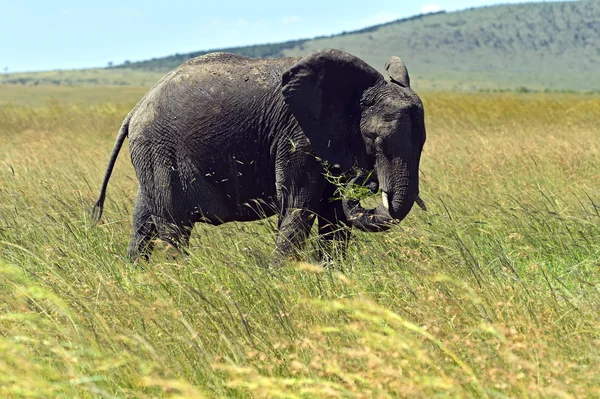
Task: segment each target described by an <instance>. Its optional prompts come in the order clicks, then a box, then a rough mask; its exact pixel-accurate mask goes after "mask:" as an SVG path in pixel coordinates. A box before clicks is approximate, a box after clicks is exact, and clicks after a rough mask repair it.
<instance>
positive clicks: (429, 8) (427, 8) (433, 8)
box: [421, 4, 442, 14]
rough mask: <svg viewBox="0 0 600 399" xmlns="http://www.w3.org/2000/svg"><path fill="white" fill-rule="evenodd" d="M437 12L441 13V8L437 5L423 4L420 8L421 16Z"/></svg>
mask: <svg viewBox="0 0 600 399" xmlns="http://www.w3.org/2000/svg"><path fill="white" fill-rule="evenodd" d="M438 11H442V7H440V6H438V5H437V4H425V5H423V6H422V7H421V14H430V13H432V12H438Z"/></svg>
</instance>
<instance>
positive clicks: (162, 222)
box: [154, 216, 193, 251]
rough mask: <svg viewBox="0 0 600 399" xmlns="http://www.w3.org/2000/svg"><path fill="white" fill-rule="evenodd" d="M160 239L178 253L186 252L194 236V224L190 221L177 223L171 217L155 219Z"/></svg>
mask: <svg viewBox="0 0 600 399" xmlns="http://www.w3.org/2000/svg"><path fill="white" fill-rule="evenodd" d="M154 221H155V223H156V229H157V231H158V237H159V238H160V239H161V241H164V242H166V243H167V244H169V245H171V246H173V247H174V248H175V249H177V250H178V251H185V250H186V248H187V246H188V244H189V242H190V236H191V234H192V228H193V224H192V223H191V222H189V221H185V222H184V221H176V219H174V218H171V217H161V216H157V217H155V218H154Z"/></svg>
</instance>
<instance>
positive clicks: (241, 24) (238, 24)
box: [235, 18, 248, 26]
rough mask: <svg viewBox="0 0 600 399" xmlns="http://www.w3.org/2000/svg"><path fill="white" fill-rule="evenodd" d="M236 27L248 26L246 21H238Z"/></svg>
mask: <svg viewBox="0 0 600 399" xmlns="http://www.w3.org/2000/svg"><path fill="white" fill-rule="evenodd" d="M235 25H236V26H247V25H248V21H246V20H245V19H243V18H242V19H239V20H238V21H237V22H236V23H235Z"/></svg>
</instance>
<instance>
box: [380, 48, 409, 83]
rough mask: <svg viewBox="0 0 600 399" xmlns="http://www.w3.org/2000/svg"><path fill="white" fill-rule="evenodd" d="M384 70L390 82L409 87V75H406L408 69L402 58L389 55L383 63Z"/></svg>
mask: <svg viewBox="0 0 600 399" xmlns="http://www.w3.org/2000/svg"><path fill="white" fill-rule="evenodd" d="M385 70H386V71H387V73H388V75H389V76H390V79H391V81H392V82H394V83H396V84H398V85H400V86H402V87H406V88H409V87H410V76H408V69H406V64H404V61H402V58H400V57H398V56H393V57H390V59H389V60H387V62H386V63H385Z"/></svg>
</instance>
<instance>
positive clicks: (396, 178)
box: [379, 159, 424, 221]
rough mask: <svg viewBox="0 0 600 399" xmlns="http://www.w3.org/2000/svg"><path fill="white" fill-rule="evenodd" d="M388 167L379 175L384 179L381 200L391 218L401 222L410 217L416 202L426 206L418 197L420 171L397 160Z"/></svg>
mask: <svg viewBox="0 0 600 399" xmlns="http://www.w3.org/2000/svg"><path fill="white" fill-rule="evenodd" d="M386 166H387V168H385V169H384V170H382V171H381V172H380V173H379V175H380V176H381V177H382V179H383V182H382V190H383V191H382V194H381V197H382V198H381V199H382V202H383V206H384V208H386V209H387V210H388V211H389V213H390V217H392V218H393V219H395V220H397V221H401V220H402V219H404V218H405V217H406V215H408V213H409V212H410V210H411V208H412V206H413V204H414V203H415V201H417V202H418V204H419V205H421V204H423V205H424V203H423V202H422V200H421V199H420V198H419V197H418V195H419V180H418V175H417V172H418V169H416V168H410V167H409V165H408V164H407V163H406V162H404V161H403V160H402V159H395V160H393V161H392V162H390V164H389V165H386ZM413 169H414V170H413ZM417 198H419V199H418V200H417Z"/></svg>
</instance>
